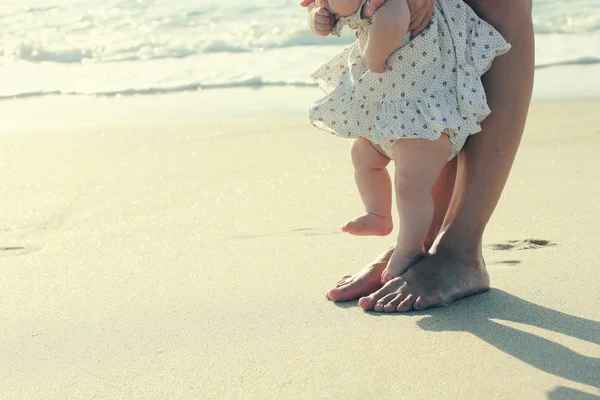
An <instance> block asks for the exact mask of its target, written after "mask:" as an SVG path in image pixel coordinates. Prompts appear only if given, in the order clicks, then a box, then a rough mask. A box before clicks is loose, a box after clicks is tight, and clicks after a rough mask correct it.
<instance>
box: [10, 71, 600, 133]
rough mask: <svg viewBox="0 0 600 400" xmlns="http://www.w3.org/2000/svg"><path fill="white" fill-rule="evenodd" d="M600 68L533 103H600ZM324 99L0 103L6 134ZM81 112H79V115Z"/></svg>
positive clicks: (548, 87) (548, 88) (552, 82)
mask: <svg viewBox="0 0 600 400" xmlns="http://www.w3.org/2000/svg"><path fill="white" fill-rule="evenodd" d="M597 76H600V66H564V67H557V68H552V69H542V70H539V71H536V76H535V84H534V91H533V100H532V101H533V102H540V101H541V102H545V101H567V102H571V101H588V100H592V101H593V100H597V99H600V79H597ZM321 96H322V92H321V91H320V90H319V89H318V88H316V87H262V88H226V89H209V90H200V91H196V92H177V93H168V94H159V95H135V96H115V97H101V96H98V97H96V96H72V95H64V96H63V95H58V96H57V95H48V96H43V97H32V98H19V99H7V100H2V101H1V102H0V133H2V132H10V131H25V130H31V129H34V130H37V129H56V128H60V127H61V126H63V127H69V126H98V125H102V126H106V125H108V126H110V125H119V124H124V123H125V124H129V123H132V122H140V123H143V122H144V121H148V119H149V118H150V119H152V120H169V119H173V118H177V119H179V120H181V119H184V120H190V119H195V118H229V117H255V116H261V117H264V116H269V115H278V116H279V115H285V116H304V115H307V113H308V107H309V106H310V104H312V102H314V101H315V100H317V99H318V98H319V97H321ZM73 111H75V112H73Z"/></svg>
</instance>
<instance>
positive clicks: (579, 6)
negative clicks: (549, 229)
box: [0, 0, 600, 99]
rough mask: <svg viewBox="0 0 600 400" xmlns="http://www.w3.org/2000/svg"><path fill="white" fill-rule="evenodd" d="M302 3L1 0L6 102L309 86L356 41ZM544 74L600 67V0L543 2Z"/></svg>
mask: <svg viewBox="0 0 600 400" xmlns="http://www.w3.org/2000/svg"><path fill="white" fill-rule="evenodd" d="M298 3H299V0H253V1H245V0H37V1H33V0H18V1H14V0H0V68H1V70H0V71H1V72H0V99H6V98H14V97H34V96H42V95H47V94H82V95H116V94H123V95H126V94H146V93H167V92H177V91H190V90H199V89H211V88H220V87H244V86H251V87H258V86H286V85H289V86H308V85H312V82H311V80H310V77H309V76H310V73H311V72H312V71H313V70H314V69H316V68H317V67H318V66H319V65H320V64H322V63H323V62H324V61H326V60H327V59H328V58H330V57H331V56H333V55H334V54H335V53H337V52H339V51H340V50H341V49H342V48H343V47H345V46H347V45H348V44H349V43H351V42H352V40H353V35H352V31H347V32H346V33H345V34H344V35H343V36H342V37H341V38H337V37H327V38H322V37H319V36H316V35H314V34H312V33H311V32H310V31H309V30H308V28H307V25H306V14H305V10H304V9H302V8H301V7H300V6H299V5H298ZM534 23H535V35H536V46H537V49H536V66H537V68H553V67H556V66H560V65H570V64H597V63H599V64H600V0H572V1H565V0H534Z"/></svg>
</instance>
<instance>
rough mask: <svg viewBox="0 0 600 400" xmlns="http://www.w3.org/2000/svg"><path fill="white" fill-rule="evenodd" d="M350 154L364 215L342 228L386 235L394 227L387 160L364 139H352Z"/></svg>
mask: <svg viewBox="0 0 600 400" xmlns="http://www.w3.org/2000/svg"><path fill="white" fill-rule="evenodd" d="M351 155H352V164H354V179H355V180H356V186H357V187H358V192H359V193H360V198H361V199H362V201H363V204H364V205H365V214H363V215H361V216H360V217H357V218H355V219H353V220H352V221H350V222H348V223H347V224H346V225H344V226H343V227H342V231H343V232H348V233H350V234H352V235H359V236H385V235H389V234H390V232H391V231H392V228H393V223H392V212H391V211H392V182H391V180H390V175H389V174H388V171H387V169H386V167H387V165H388V164H389V163H390V160H389V158H387V157H385V156H384V155H382V154H381V153H380V152H379V151H378V150H377V149H376V148H375V147H374V146H373V144H371V142H370V141H369V140H368V139H365V138H358V139H354V141H353V142H352V149H351Z"/></svg>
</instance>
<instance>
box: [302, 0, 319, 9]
mask: <svg viewBox="0 0 600 400" xmlns="http://www.w3.org/2000/svg"><path fill="white" fill-rule="evenodd" d="M314 2H315V0H302V1H301V2H300V5H301V6H302V7H308V6H310V5H311V4H312V3H314Z"/></svg>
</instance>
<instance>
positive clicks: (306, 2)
mask: <svg viewBox="0 0 600 400" xmlns="http://www.w3.org/2000/svg"><path fill="white" fill-rule="evenodd" d="M300 5H301V6H302V7H308V26H309V27H310V30H311V31H313V32H314V33H316V34H317V35H321V36H327V35H329V34H330V33H331V32H332V31H333V25H334V24H335V15H333V14H331V13H330V12H329V11H328V10H327V9H326V8H323V7H319V6H318V5H317V4H315V0H302V1H301V2H300Z"/></svg>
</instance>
